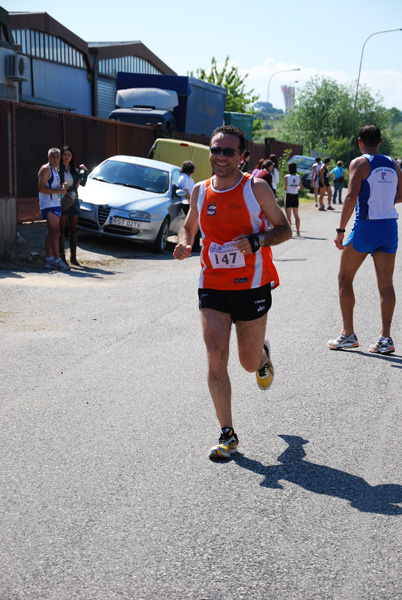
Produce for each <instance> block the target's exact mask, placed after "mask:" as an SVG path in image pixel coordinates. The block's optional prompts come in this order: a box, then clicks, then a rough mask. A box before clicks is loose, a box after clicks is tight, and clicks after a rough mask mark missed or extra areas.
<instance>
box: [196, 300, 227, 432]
mask: <svg viewBox="0 0 402 600" xmlns="http://www.w3.org/2000/svg"><path fill="white" fill-rule="evenodd" d="M201 325H202V331H203V335H204V341H205V345H206V347H207V357H208V387H209V391H210V394H211V397H212V401H213V403H214V406H215V411H216V416H217V418H218V421H219V423H220V426H221V427H233V424H232V406H231V385H230V379H229V374H228V369H227V366H228V360H229V341H230V330H231V327H232V319H231V317H230V315H228V314H227V313H223V312H219V311H217V310H213V309H211V308H203V309H202V310H201Z"/></svg>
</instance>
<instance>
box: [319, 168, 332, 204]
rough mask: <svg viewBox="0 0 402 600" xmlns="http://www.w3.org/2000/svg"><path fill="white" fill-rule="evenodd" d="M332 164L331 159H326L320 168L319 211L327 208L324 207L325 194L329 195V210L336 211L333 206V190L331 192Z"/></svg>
mask: <svg viewBox="0 0 402 600" xmlns="http://www.w3.org/2000/svg"><path fill="white" fill-rule="evenodd" d="M330 162H331V159H330V158H329V157H327V158H324V163H323V164H322V165H321V167H320V171H319V175H320V183H319V186H320V208H319V209H318V210H325V206H324V196H325V192H326V193H327V196H328V207H327V209H328V210H334V209H333V208H332V205H331V200H332V190H331V186H330V185H329V172H328V167H329V163H330Z"/></svg>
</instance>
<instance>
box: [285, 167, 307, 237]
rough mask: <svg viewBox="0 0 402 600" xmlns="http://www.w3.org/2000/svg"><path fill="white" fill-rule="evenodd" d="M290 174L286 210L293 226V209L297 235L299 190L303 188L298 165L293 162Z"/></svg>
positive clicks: (286, 177) (286, 187)
mask: <svg viewBox="0 0 402 600" xmlns="http://www.w3.org/2000/svg"><path fill="white" fill-rule="evenodd" d="M288 170H289V174H288V175H285V192H286V198H285V211H286V218H287V220H288V222H289V225H290V226H291V227H292V211H293V214H294V217H295V222H296V235H300V217H299V190H301V189H303V185H302V182H301V179H300V175H298V174H297V165H296V163H295V162H291V163H289V165H288Z"/></svg>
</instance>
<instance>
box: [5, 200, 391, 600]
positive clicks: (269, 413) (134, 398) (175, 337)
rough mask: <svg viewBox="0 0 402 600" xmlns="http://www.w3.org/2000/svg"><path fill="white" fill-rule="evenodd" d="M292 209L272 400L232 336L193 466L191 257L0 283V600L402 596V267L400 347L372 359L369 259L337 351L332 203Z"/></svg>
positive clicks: (277, 300) (375, 314)
mask: <svg viewBox="0 0 402 600" xmlns="http://www.w3.org/2000/svg"><path fill="white" fill-rule="evenodd" d="M301 216H302V237H300V238H293V239H292V240H289V241H288V242H286V243H285V244H283V245H281V246H278V247H276V248H274V256H275V260H276V265H277V268H278V271H279V274H280V277H281V286H280V287H279V288H278V289H277V290H276V291H275V292H274V293H273V307H272V310H271V311H270V314H269V318H268V335H269V339H270V341H271V346H272V353H273V354H272V356H273V361H274V364H275V369H276V376H275V381H274V384H273V386H272V388H271V389H270V390H269V391H268V392H262V391H260V390H259V389H258V387H257V385H256V382H255V377H254V375H252V374H248V373H246V372H244V371H242V369H241V367H240V366H239V364H238V361H237V355H236V339H235V335H233V337H232V340H231V344H232V346H231V357H230V375H231V378H232V389H233V412H234V416H235V427H236V431H237V433H238V435H239V439H240V445H239V453H238V455H237V457H236V458H235V459H234V460H232V461H230V462H228V463H225V464H216V463H212V462H211V461H209V460H208V458H207V454H208V450H209V448H210V446H211V445H213V444H214V443H215V442H216V440H217V437H218V434H219V429H218V426H217V422H216V420H215V417H214V414H213V408H212V403H211V400H210V398H209V394H208V389H207V384H206V357H205V350H204V346H203V341H202V337H201V331H200V324H199V314H198V308H197V298H196V292H197V283H198V273H199V258H198V255H196V256H193V257H191V258H190V259H189V260H187V261H184V262H181V263H179V262H177V261H175V260H174V259H173V258H172V256H171V252H169V253H166V254H165V255H163V256H156V255H153V254H151V253H148V252H147V251H146V250H141V249H136V248H135V249H133V248H132V247H131V246H128V245H127V244H118V243H111V242H103V244H102V245H99V252H104V253H105V254H107V255H108V256H112V257H114V259H113V260H111V261H110V262H106V263H105V262H104V261H103V262H102V261H99V263H96V261H93V262H92V263H91V264H90V266H86V267H84V268H83V269H75V270H74V271H73V270H72V271H70V272H69V273H58V272H55V273H51V272H44V271H43V270H42V269H40V268H21V269H20V270H18V269H11V270H8V271H7V270H6V271H5V270H3V271H0V342H1V346H2V360H1V364H0V375H1V382H2V395H1V396H2V397H1V403H0V407H1V408H0V411H1V412H0V416H1V418H0V438H1V469H0V486H1V490H0V491H1V494H0V513H1V525H2V528H1V535H0V580H1V581H0V598H1V600H25V599H27V600H39V599H41V600H43V599H46V600H75V599H79V600H115V599H116V600H117V599H118V600H155V599H161V600H162V599H173V600H174V599H178V600H182V599H193V600H206V599H208V600H218V599H219V600H220V599H222V598H225V600H235V599H247V600H254V599H264V600H265V599H273V600H289V599H297V600H299V599H300V600H304V599H306V600H307V599H308V600H316V599H317V600H318V599H319V600H324V599H325V600H327V599H334V600H335V599H336V600H362V599H363V600H369V599H370V600H391V599H392V600H397V599H400V598H402V566H401V564H402V561H401V541H402V536H401V524H402V453H401V424H402V423H401V421H402V418H401V417H402V411H401V400H400V398H401V369H402V327H401V319H400V314H401V302H402V277H401V275H402V262H401V255H400V254H399V257H398V258H397V266H396V273H395V283H396V291H397V295H398V304H397V309H396V313H395V319H394V328H393V337H394V341H395V343H396V353H395V354H394V355H392V356H377V355H371V354H369V353H368V351H367V350H368V346H369V345H370V344H371V343H373V342H374V341H375V340H376V338H377V336H378V334H379V327H380V322H379V301H378V292H377V288H376V282H375V275H374V270H373V266H372V261H371V259H370V258H368V259H367V260H366V263H365V264H364V265H363V267H362V269H361V271H360V272H359V274H358V277H357V281H356V298H357V309H356V333H357V335H358V337H359V341H360V342H361V346H360V348H359V349H357V350H354V351H349V352H342V351H341V352H333V351H330V350H328V349H327V347H326V342H327V340H328V339H329V338H333V337H336V336H337V335H338V334H339V332H340V330H341V321H340V311H339V306H338V298H337V271H338V264H339V255H340V253H339V251H338V250H337V249H336V248H335V245H334V243H333V241H332V240H333V237H334V231H335V228H336V226H337V225H338V221H339V208H338V207H337V210H336V211H335V212H332V213H329V212H327V213H319V212H318V211H316V210H314V209H313V208H311V207H308V208H304V209H303V210H302V213H301ZM84 241H85V243H87V240H84ZM81 243H83V241H81ZM96 243H98V242H96ZM171 249H172V247H171V248H170V250H171Z"/></svg>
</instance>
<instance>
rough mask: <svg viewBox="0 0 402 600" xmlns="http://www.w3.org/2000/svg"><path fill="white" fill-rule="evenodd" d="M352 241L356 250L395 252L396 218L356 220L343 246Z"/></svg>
mask: <svg viewBox="0 0 402 600" xmlns="http://www.w3.org/2000/svg"><path fill="white" fill-rule="evenodd" d="M350 243H352V245H353V248H354V249H355V250H356V251H357V252H364V253H366V252H367V253H369V254H371V256H373V253H374V252H387V253H388V254H396V251H397V249H398V223H397V220H396V219H373V220H372V221H370V220H367V221H356V223H355V224H354V225H353V229H352V231H351V234H350V235H349V237H348V239H347V240H346V242H345V243H344V246H349V244H350Z"/></svg>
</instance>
